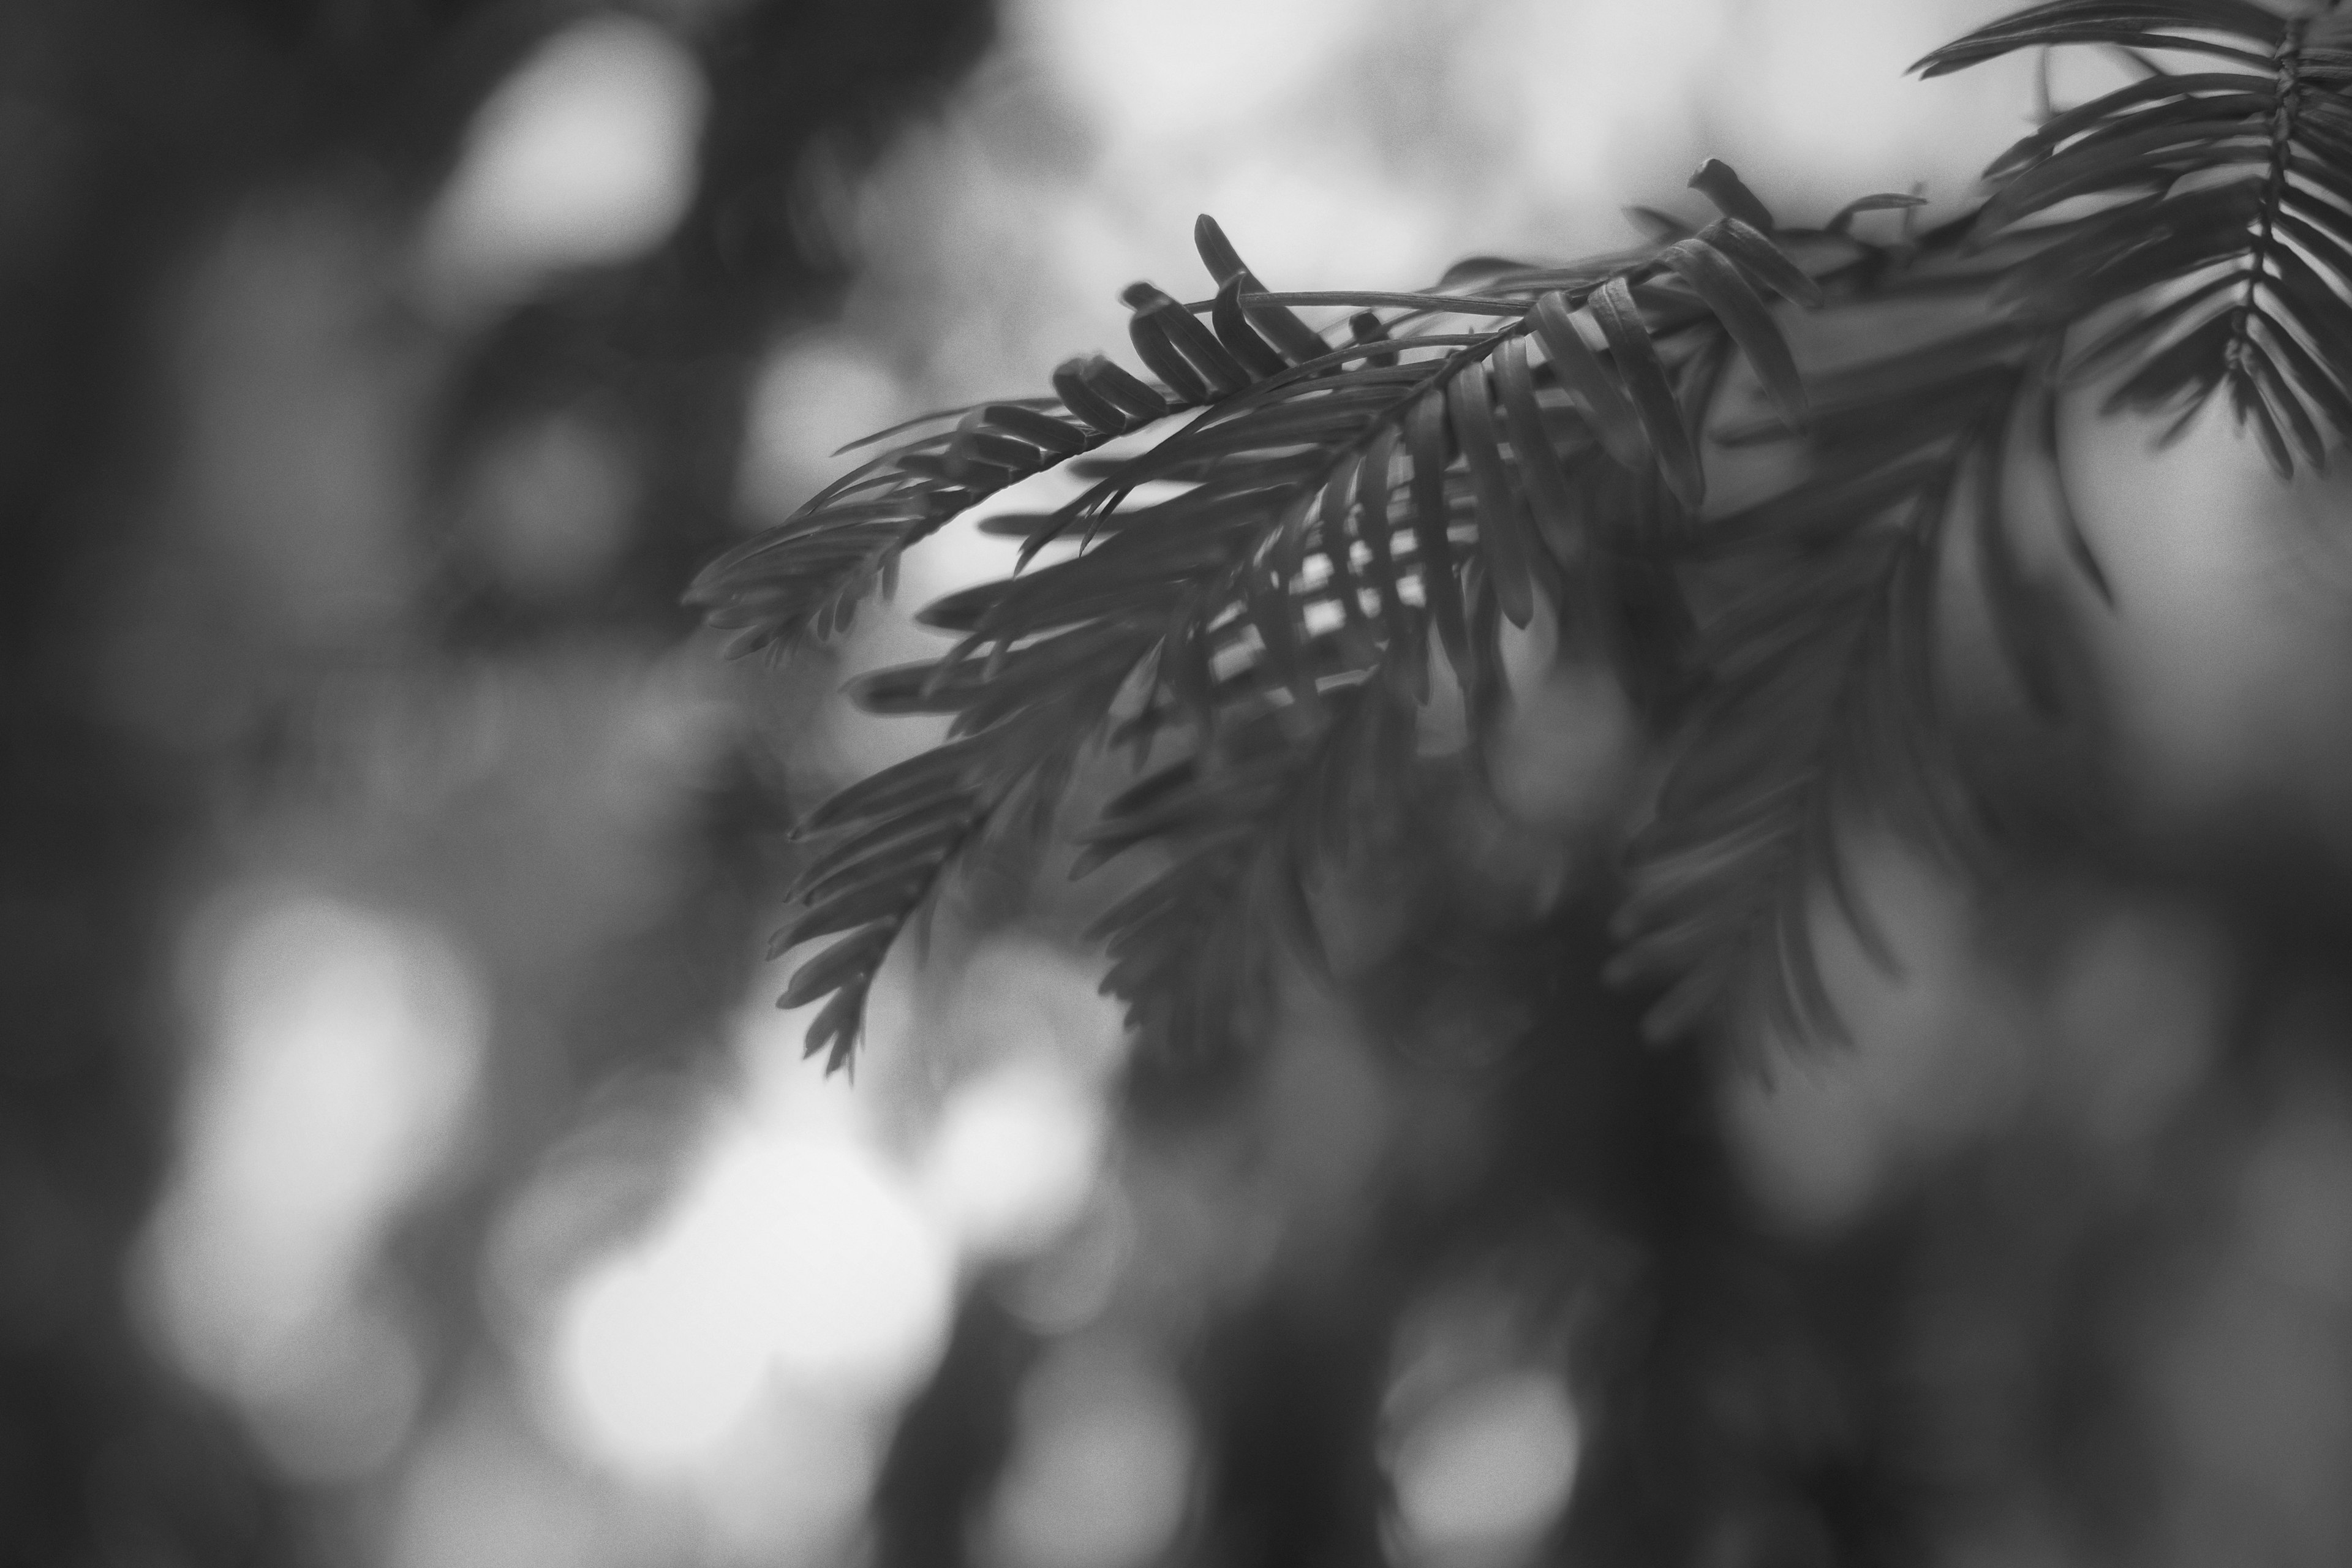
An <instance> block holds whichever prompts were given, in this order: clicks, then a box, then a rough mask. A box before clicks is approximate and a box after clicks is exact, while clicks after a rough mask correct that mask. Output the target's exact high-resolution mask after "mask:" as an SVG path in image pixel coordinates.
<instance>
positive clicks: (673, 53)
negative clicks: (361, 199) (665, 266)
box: [425, 16, 709, 301]
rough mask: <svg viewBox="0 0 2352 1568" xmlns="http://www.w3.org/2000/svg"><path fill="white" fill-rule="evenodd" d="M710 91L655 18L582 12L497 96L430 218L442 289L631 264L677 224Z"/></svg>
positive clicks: (486, 287) (503, 289)
mask: <svg viewBox="0 0 2352 1568" xmlns="http://www.w3.org/2000/svg"><path fill="white" fill-rule="evenodd" d="M708 98H709V90H708V89H707V88H706V87H705V86H704V84H703V80H702V77H701V74H700V72H699V70H698V68H696V66H695V63H694V61H693V60H692V59H691V58H689V57H688V55H687V53H686V51H685V50H684V49H682V48H681V47H679V46H678V45H677V43H676V42H675V41H674V40H673V39H672V38H671V37H669V36H668V35H667V34H666V33H664V32H663V31H661V30H660V29H659V28H657V27H655V26H651V25H650V24H648V23H646V22H641V21H635V20H632V19H630V18H627V17H622V16H601V17H597V18H594V19H593V20H589V21H583V22H581V23H578V24H576V25H575V26H571V27H569V28H566V29H565V30H564V31H562V32H561V33H559V34H557V35H556V36H555V37H553V38H551V39H550V40H549V41H548V42H547V43H546V44H544V45H542V46H541V47H540V49H539V52H538V53H537V54H535V55H533V56H532V57H531V58H530V59H529V60H528V61H526V62H525V63H524V64H523V65H522V66H521V67H520V68H519V69H518V70H517V71H516V72H515V73H514V75H513V76H511V77H509V79H507V80H506V82H505V83H504V84H502V85H501V86H500V87H499V89H498V91H497V92H495V93H494V94H492V95H491V97H490V100H489V101H488V102H487V103H485V104H484V105H483V106H482V109H481V111H480V113H479V114H478V116H477V117H476V119H475V121H474V124H473V127H472V130H471V132H470V134H469V135H468V137H467V146H466V153H465V157H464V159H463V161H462V162H461V163H459V164H458V167H457V173H456V174H454V175H452V176H451V177H450V181H449V184H448V185H447V187H446V189H445V190H444V191H443V192H442V194H441V197H440V200H439V202H438V204H437V205H436V207H435V209H434V211H433V214H432V216H431V217H430V218H429V220H428V223H427V228H426V238H425V263H426V268H427V272H428V277H429V278H430V279H431V281H432V283H433V284H434V285H435V286H436V289H439V290H443V291H446V292H447V293H449V294H451V295H454V296H456V297H457V298H459V299H462V300H489V301H496V300H503V299H507V298H511V297H513V296H515V295H518V294H521V293H527V292H528V291H529V290H530V289H531V288H532V287H533V286H534V285H535V284H537V283H538V282H539V281H540V280H541V279H542V278H543V277H544V276H545V275H546V274H548V273H550V272H552V271H557V270H561V269H562V268H572V267H583V266H593V265H595V264H597V263H602V262H615V261H625V260H627V259H628V258H631V257H634V256H638V255H641V254H643V253H644V252H646V251H647V250H649V249H651V248H652V247H655V246H656V245H658V244H659V243H661V241H662V240H663V239H664V238H665V237H667V235H668V234H669V232H670V230H671V229H672V228H674V227H675V226H677V220H678V218H679V217H680V216H682V215H683V214H684V213H685V211H686V205H687V203H688V200H689V199H690V197H691V195H692V193H693V184H694V159H695V153H696V145H697V142H698V138H699V136H700V134H701V129H702V119H703V114H704V111H705V110H706V108H707V106H708V105H707V100H708Z"/></svg>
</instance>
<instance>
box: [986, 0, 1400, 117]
mask: <svg viewBox="0 0 2352 1568" xmlns="http://www.w3.org/2000/svg"><path fill="white" fill-rule="evenodd" d="M1365 9H1366V7H1365V5H1363V4H1362V0H1285V3H1284V4H1282V5H1264V4H1261V3H1259V0H1191V3H1190V4H1188V5H1183V6H1181V7H1171V6H1168V5H1159V4H1155V3H1153V0H1029V3H1028V4H1026V5H1023V6H1021V7H1020V8H1019V9H1018V10H1017V11H1016V12H1015V16H1014V22H1015V27H1016V29H1017V30H1025V31H1027V32H1028V33H1029V34H1030V35H1031V37H1033V38H1034V41H1035V47H1038V48H1040V49H1041V50H1042V51H1043V52H1044V54H1045V57H1046V58H1047V59H1048V60H1049V61H1050V62H1051V63H1052V66H1053V67H1054V70H1055V76H1056V77H1057V78H1058V79H1060V80H1061V82H1062V83H1063V85H1064V86H1066V88H1067V89H1070V90H1071V91H1072V92H1073V93H1075V94H1076V95H1077V96H1078V97H1079V98H1080V99H1082V100H1084V101H1085V102H1086V104H1087V108H1088V109H1089V110H1092V111H1093V112H1094V113H1095V115H1096V116H1097V118H1098V119H1099V120H1100V121H1101V122H1102V124H1103V125H1104V127H1105V128H1106V129H1108V130H1109V131H1111V132H1114V133H1116V134H1123V135H1135V136H1148V137H1150V138H1153V139H1155V140H1160V141H1165V142H1184V141H1186V140H1187V139H1189V138H1192V137H1194V136H1197V135H1199V134H1200V133H1202V132H1207V131H1216V130H1223V129H1229V128H1230V129H1235V130H1239V129H1244V128H1246V127H1248V126H1249V125H1250V124H1251V122H1253V121H1255V120H1257V119H1258V118H1259V117H1261V116H1263V115H1265V114H1266V113H1267V112H1268V111H1269V110H1271V109H1273V108H1274V107H1275V106H1276V105H1277V104H1279V103H1280V102H1281V101H1282V100H1283V99H1284V98H1285V97H1286V94H1287V93H1288V92H1289V91H1290V90H1291V89H1295V88H1297V86H1299V85H1300V84H1302V83H1304V82H1307V81H1311V80H1312V79H1315V78H1316V77H1317V76H1318V75H1319V74H1320V73H1321V72H1322V71H1324V70H1325V69H1327V68H1328V67H1329V65H1330V63H1331V62H1332V60H1333V59H1334V58H1336V57H1338V56H1339V53H1340V52H1341V51H1342V49H1344V48H1345V47H1346V45H1347V41H1348V37H1349V27H1350V26H1351V24H1360V23H1361V22H1362V21H1364V20H1365V16H1364V13H1365Z"/></svg>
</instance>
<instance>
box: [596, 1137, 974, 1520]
mask: <svg viewBox="0 0 2352 1568" xmlns="http://www.w3.org/2000/svg"><path fill="white" fill-rule="evenodd" d="M951 1286H952V1275H951V1270H950V1256H949V1254H948V1252H947V1250H946V1248H945V1247H943V1246H942V1244H941V1241H940V1237H937V1236H936V1235H935V1234H934V1233H933V1231H932V1230H931V1229H930V1227H929V1225H928V1224H927V1223H926V1222H925V1220H924V1219H923V1217H922V1215H920V1213H919V1211H918V1210H917V1209H916V1207H915V1206H914V1205H913V1203H912V1202H911V1200H910V1198H909V1196H908V1194H907V1192H906V1191H905V1189H904V1187H903V1186H902V1185H901V1184H899V1183H898V1180H897V1179H896V1178H895V1176H894V1175H893V1173H891V1172H890V1170H889V1169H888V1167H887V1166H886V1165H884V1164H883V1163H881V1162H880V1161H879V1160H878V1159H877V1157H876V1156H875V1155H874V1154H873V1153H871V1152H869V1151H867V1150H866V1149H864V1148H862V1147H860V1146H858V1145H857V1144H856V1143H853V1142H848V1141H846V1140H844V1139H838V1138H827V1137H811V1136H805V1135H803V1136H798V1137H794V1136H792V1135H790V1134H782V1135H780V1134H776V1133H773V1132H771V1133H768V1134H766V1135H764V1136H763V1135H761V1133H760V1132H758V1131H754V1130H752V1129H751V1128H748V1127H747V1128H742V1129H739V1130H735V1131H730V1132H729V1133H728V1134H726V1135H725V1136H723V1137H722V1138H721V1140H720V1141H719V1142H718V1143H717V1145H716V1146H715V1147H714V1149H713V1150H712V1152H711V1153H710V1154H709V1156H708V1157H707V1159H706V1161H705V1163H703V1166H702V1168H701V1170H700V1171H699V1172H698V1173H697V1174H696V1175H695V1176H694V1177H693V1178H692V1179H691V1180H690V1181H689V1182H688V1186H687V1189H686V1191H685V1193H684V1194H683V1195H682V1196H681V1198H680V1200H679V1202H678V1204H677V1207H676V1208H675V1209H674V1210H673V1211H672V1213H671V1215H669V1217H668V1219H667V1222H666V1223H664V1224H663V1225H662V1226H660V1227H659V1228H658V1229H657V1230H656V1232H655V1234H654V1235H653V1236H652V1237H649V1238H648V1239H647V1240H646V1242H645V1243H644V1244H643V1245H641V1246H640V1247H636V1248H635V1249H632V1250H630V1251H626V1252H624V1253H621V1254H618V1255H616V1256H614V1257H613V1258H608V1259H607V1260H605V1261H604V1263H603V1264H601V1265H599V1266H597V1267H596V1268H592V1269H591V1270H590V1271H589V1272H588V1273H587V1274H585V1275H584V1276H583V1277H582V1278H581V1279H580V1280H579V1281H578V1282H577V1283H576V1284H575V1286H574V1287H573V1289H572V1291H571V1293H570V1294H569V1295H568V1296H567V1297H566V1298H565V1299H564V1300H563V1301H562V1305H561V1306H560V1308H559V1310H558V1320H557V1323H556V1327H555V1334H554V1343H553V1356H554V1373H555V1379H556V1383H557V1386H558V1391H559V1394H560V1397H561V1398H562V1401H563V1403H564V1405H566V1407H567V1410H568V1413H569V1414H570V1415H572V1416H573V1417H574V1420H573V1421H572V1424H571V1425H572V1436H575V1437H576V1438H577V1439H579V1440H580V1441H581V1442H582V1443H583V1446H585V1447H587V1448H589V1449H590V1450H591V1451H592V1452H593V1454H594V1455H595V1456H596V1457H597V1458H601V1459H603V1460H604V1461H605V1462H607V1463H609V1464H611V1465H612V1466H614V1468H618V1469H620V1470H623V1471H625V1472H627V1473H631V1474H636V1475H642V1476H653V1475H660V1474H666V1473H678V1472H684V1471H687V1470H689V1469H693V1468H698V1467H700V1466H702V1465H703V1464H704V1463H705V1462H706V1461H707V1460H708V1459H709V1458H710V1457H711V1456H712V1455H713V1453H714V1451H715V1450H717V1449H719V1448H720V1447H724V1446H725V1445H726V1444H727V1442H728V1440H729V1439H730V1437H732V1436H735V1435H736V1433H737V1432H738V1430H739V1428H740V1427H741V1426H742V1425H743V1423H744V1421H745V1419H746V1417H747V1416H748V1415H751V1413H752V1411H753V1410H754V1408H755V1407H756V1406H758V1405H760V1404H761V1400H762V1397H763V1395H764V1394H767V1393H768V1392H769V1391H770V1387H771V1382H772V1378H774V1377H775V1376H777V1375H779V1374H781V1375H782V1376H784V1377H786V1378H788V1379H790V1380H792V1381H794V1382H806V1383H811V1384H824V1385H829V1386H831V1387H833V1388H835V1389H840V1390H845V1391H849V1392H855V1393H858V1394H866V1393H871V1394H875V1395H877V1396H883V1395H887V1394H888V1393H891V1392H895V1391H896V1390H898V1389H899V1388H902V1387H904V1386H905V1385H906V1384H908V1383H910V1382H912V1381H913V1380H914V1379H915V1378H916V1377H918V1376H919V1375H921V1373H923V1372H924V1371H926V1370H927V1369H928V1367H929V1364H930V1363H931V1361H932V1360H933V1359H934V1358H935V1357H936V1355H937V1354H938V1352H939V1348H940V1342H941V1340H942V1337H943V1336H944V1334H945V1332H946V1326H947V1317H948V1310H949V1306H950V1291H951Z"/></svg>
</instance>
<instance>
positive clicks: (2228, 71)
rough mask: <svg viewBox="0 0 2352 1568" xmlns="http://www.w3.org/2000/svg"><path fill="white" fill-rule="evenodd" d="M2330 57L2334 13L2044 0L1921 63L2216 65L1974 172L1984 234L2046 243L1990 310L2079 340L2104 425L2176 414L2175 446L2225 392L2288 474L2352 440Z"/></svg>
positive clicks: (2144, 83) (2124, 94)
mask: <svg viewBox="0 0 2352 1568" xmlns="http://www.w3.org/2000/svg"><path fill="white" fill-rule="evenodd" d="M2344 38H2345V32H2344V28H2343V26H2341V24H2340V23H2338V22H2337V21H2336V18H2335V17H2334V16H2332V15H2331V16H2326V17H2323V18H2318V19H2316V20H2315V18H2313V17H2310V16H2295V17H2288V16H2281V15H2279V14H2278V13H2276V12H2274V11H2271V10H2268V9H2265V8H2263V7H2262V6H2260V5H2252V4H2249V3H2247V0H2149V3H2139V4H2130V5H2124V4H2116V3H2115V0H2053V3H2052V4H2047V5H2037V6H2034V7H2032V8H2031V9H2029V10H2026V11H2022V12H2020V13H2018V14H2017V15H2015V16H2011V17H2008V18H2005V19H2004V20H2002V21H2000V22H1996V23H1993V24H1992V25H1990V26H1987V27H1983V28H1980V29H1979V30H1978V31H1977V32H1975V33H1971V34H1969V36H1968V37H1964V38H1961V39H1959V40H1958V41H1957V42H1955V43H1953V44H1950V45H1948V46H1947V47H1944V48H1941V49H1938V50H1937V51H1936V52H1935V53H1934V54H1931V55H1929V56H1928V57H1927V58H1926V59H1925V60H1923V61H1922V62H1920V66H1919V69H1921V70H1922V71H1924V72H1925V73H1926V74H1927V75H1929V76H1934V75H1937V74H1940V73H1943V72H1946V71H1951V70H1957V69H1959V68H1963V67H1966V66H1969V65H1973V64H1976V63H1978V62H1979V61H1982V60H1987V59H1991V58H1996V57H1997V56H2000V55H2003V54H2006V53H2009V52H2011V51H2012V50H2015V49H2020V48H2028V47H2045V46H2051V45H2057V44H2074V43H2095V44H2110V45H2119V46H2123V47H2129V48H2132V49H2136V50H2150V49H2156V50H2177V51H2182V52H2186V53H2190V54H2194V55H2197V56H2200V57H2203V58H2204V59H2206V60H2209V61H2211V62H2213V67H2212V68H2200V69H2199V70H2196V71H2193V72H2186V73H2181V74H2170V73H2158V74H2154V75H2150V76H2148V77H2146V78H2144V79H2140V80H2137V81H2135V82H2132V83H2131V84H2129V85H2128V86H2126V87H2123V88H2119V89H2116V90H2115V91H2113V92H2110V93H2107V94H2105V96H2103V97H2100V98H2098V99H2095V100H2092V101H2091V102H2088V103H2085V104H2083V105H2081V106H2080V107H2078V108H2075V109H2073V110H2067V111H2065V112H2064V113H2061V114H2057V115H2054V116H2053V117H2052V118H2051V119H2050V120H2049V121H2046V122H2045V123H2044V124H2043V125H2042V127H2041V128H2040V129H2039V130H2037V131H2036V132H2034V133H2033V134H2032V135H2030V136H2028V137H2026V138H2025V139H2024V140H2022V141H2021V142H2018V143H2017V144H2016V145H2015V146H2013V147H2011V149H2010V150H2009V151H2008V152H2007V153H2004V154H2002V156H2001V157H2000V159H1999V160H1998V161H1997V162H1995V163H1994V164H1993V165H1992V167H1991V168H1990V170H1989V171H1988V177H1989V178H1990V179H1991V180H1992V181H1993V182H1994V183H1995V186H1996V189H1995V194H1994V195H1993V196H1992V198H1991V199H1990V202H1988V203H1987V204H1986V205H1985V207H1984V209H1983V211H1982V213H1981V215H1980V216H1979V227H1980V230H1981V231H1982V233H1984V234H1985V235H1986V236H1988V237H1993V236H2000V235H2003V234H2008V235H2021V234H2038V235H2041V236H2042V237H2046V238H2047V239H2048V241H2049V243H2048V244H2047V246H2046V247H2045V248H2044V249H2043V251H2042V254H2041V255H2039V256H2038V257H2036V258H2033V259H2032V260H2031V261H2028V262H2026V263H2024V264H2022V265H2021V266H2019V267H2017V268H2015V269H2014V270H2013V271H2012V272H2011V274H2010V276H2009V277H2008V278H2007V279H2005V280H2004V282H2003V284H2002V288H2001V294H2002V296H2003V297H2004V298H2005V299H2006V300H2008V301H2010V302H2011V304H2013V305H2014V306H2015V307H2016V308H2018V309H2020V310H2023V311H2024V312H2026V313H2028V314H2030V315H2032V316H2033V317H2035V318H2037V319H2040V320H2042V321H2053V322H2063V323H2074V324H2077V325H2079V326H2080V327H2082V328H2083V329H2084V333H2083V335H2084V339H2085V342H2084V346H2083V348H2082V350H2081V352H2080V353H2079V354H2078V356H2077V359H2076V362H2075V364H2074V374H2095V373H2105V372H2115V373H2117V374H2119V376H2120V379H2119V381H2118V383H2117V384H2116V388H2115V391H2114V393H2113V394H2112V395H2111V396H2110V397H2109V399H2108V402H2107V408H2108V411H2110V412H2112V411H2114V410H2116V409H2120V408H2137V409H2146V410H2170V411H2173V412H2174V413H2175V418H2174V420H2173V423H2172V425H2171V426H2170V428H2169V429H2168V431H2167V432H2166V438H2167V439H2170V438H2171V437H2174V436H2177V435H2178V434H2179V432H2180V431H2181V430H2183V429H2185V428H2186V427H2187V426H2188V424H2189V421H2190V420H2191V419H2193V418H2194V417H2195V416H2196V415H2197V413H2198V412H2199V411H2200V410H2201V409H2202V408H2203V407H2204V406H2205V405H2206V404H2207V403H2208V402H2210V400H2211V398H2212V397H2213V396H2214V395H2215V394H2216V393H2218V392H2220V391H2221V389H2222V388H2224V387H2227V389H2228V392H2229V398H2230V404H2231V408H2232V409H2233V410H2234V412H2235V413H2236V416H2237V417H2238V419H2239V420H2240V422H2241V423H2242V425H2245V426H2250V427H2251V428H2252V431H2253V433H2254V435H2255V437H2257V439H2258V440H2259V441H2260V442H2261V444H2262V446H2263V450H2264V452H2265V453H2266V454H2267V455H2268V456H2269V458H2270V460H2271V462H2272V463H2273V466H2274V467H2275V468H2277V469H2278V470H2279V472H2280V473H2281V474H2283V475H2284V474H2288V473H2291V472H2292V471H2293V470H2294V463H2295V460H2296V458H2297V457H2298V456H2299V457H2300V458H2301V459H2302V460H2303V461H2304V462H2306V463H2308V464H2311V465H2312V466H2314V467H2320V466H2323V465H2324V464H2325V463H2326V456H2327V452H2328V449H2329V448H2330V447H2331V446H2332V445H2334V444H2335V443H2336V442H2339V441H2341V440H2342V439H2344V438H2345V437H2346V436H2347V434H2352V97H2347V92H2346V88H2347V83H2352V53H2347V50H2346V49H2345V48H2344V47H2341V45H2342V42H2343V41H2344ZM2068 213H2071V214H2073V215H2074V216H2071V217H2066V218H2063V220H2062V219H2060V218H2059V216H2058V215H2061V214H2068Z"/></svg>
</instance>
